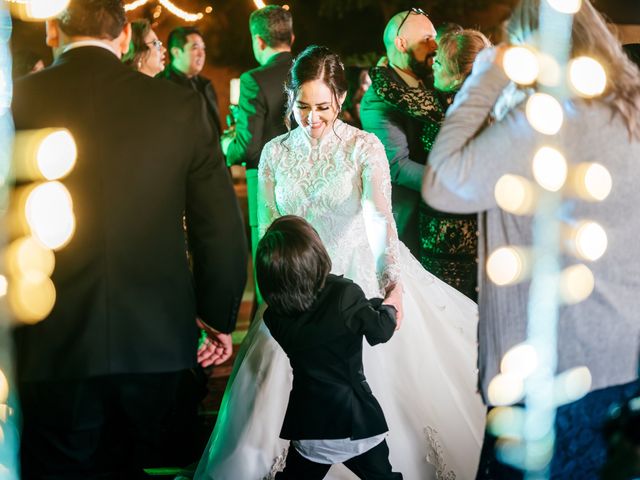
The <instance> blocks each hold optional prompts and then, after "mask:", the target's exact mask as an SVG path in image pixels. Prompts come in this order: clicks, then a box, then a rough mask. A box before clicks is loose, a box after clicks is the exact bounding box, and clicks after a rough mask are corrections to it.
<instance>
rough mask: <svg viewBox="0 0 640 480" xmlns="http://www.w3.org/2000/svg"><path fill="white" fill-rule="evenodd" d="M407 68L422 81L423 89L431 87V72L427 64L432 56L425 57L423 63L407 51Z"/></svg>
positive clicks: (411, 52) (410, 51)
mask: <svg viewBox="0 0 640 480" xmlns="http://www.w3.org/2000/svg"><path fill="white" fill-rule="evenodd" d="M408 53H409V68H410V69H411V71H412V72H413V73H415V75H416V76H417V77H418V78H419V79H420V80H422V83H424V85H425V87H433V70H432V68H431V67H430V66H429V64H428V63H427V61H428V60H429V59H430V58H431V57H432V55H427V57H426V58H425V59H424V61H423V62H420V61H419V60H418V59H417V58H416V57H415V55H414V54H413V51H412V50H409V52H408Z"/></svg>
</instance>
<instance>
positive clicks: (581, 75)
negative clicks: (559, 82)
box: [569, 57, 607, 98]
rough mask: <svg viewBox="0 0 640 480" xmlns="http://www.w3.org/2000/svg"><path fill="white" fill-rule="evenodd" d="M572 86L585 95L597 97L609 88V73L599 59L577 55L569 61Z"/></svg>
mask: <svg viewBox="0 0 640 480" xmlns="http://www.w3.org/2000/svg"><path fill="white" fill-rule="evenodd" d="M569 81H570V82H571V86H572V87H573V88H574V89H575V90H576V92H578V93H579V94H580V95H582V96H584V97H588V98H591V97H596V96H598V95H601V94H602V93H603V92H604V91H605V89H606V88H607V73H606V72H605V71H604V67H603V66H602V65H601V64H600V62H598V61H597V60H595V59H593V58H591V57H577V58H574V59H573V60H571V62H570V63H569Z"/></svg>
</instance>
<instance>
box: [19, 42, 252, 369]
mask: <svg viewBox="0 0 640 480" xmlns="http://www.w3.org/2000/svg"><path fill="white" fill-rule="evenodd" d="M13 114H14V119H15V124H16V128H18V129H35V128H43V127H64V128H68V129H69V130H70V131H71V133H72V134H73V136H74V138H75V140H76V143H77V147H78V160H77V164H76V167H75V169H74V170H73V171H72V173H71V174H70V175H69V176H68V177H67V178H65V179H63V183H64V184H65V185H66V187H67V188H68V189H69V192H70V193H71V196H72V197H73V204H74V211H75V215H76V219H77V228H76V232H75V235H74V236H73V238H72V239H71V241H70V243H69V244H68V245H67V246H65V247H64V248H63V249H61V250H60V251H59V252H56V266H55V271H54V273H53V276H52V279H53V282H54V284H55V287H56V290H57V298H56V303H55V306H54V308H53V311H52V312H51V314H50V315H49V317H48V318H46V319H45V320H44V321H42V322H41V323H39V324H37V325H34V326H28V327H22V328H19V329H17V331H16V332H15V333H16V334H15V338H16V342H17V367H18V374H19V379H20V380H22V381H29V380H56V379H81V378H86V377H90V376H95V375H105V374H112V373H148V372H169V371H176V370H180V369H184V368H189V367H191V366H193V365H195V362H196V348H197V342H198V329H197V327H196V325H195V318H196V315H199V316H200V317H201V318H202V319H203V320H204V321H205V322H207V323H208V324H210V325H212V326H213V327H215V328H217V329H219V330H221V331H223V332H230V331H232V330H233V329H234V327H235V320H236V316H237V311H238V306H239V303H240V300H241V297H242V291H243V287H244V284H245V280H246V260H247V257H246V255H247V247H246V241H245V236H244V231H243V225H242V219H241V216H240V210H239V207H238V203H237V200H236V198H235V195H234V191H233V188H232V185H231V181H230V178H229V175H228V173H227V170H226V168H225V165H224V162H223V161H222V157H221V156H220V155H216V154H215V152H218V151H219V148H218V147H219V141H218V137H217V136H216V135H213V133H212V131H211V128H210V125H209V123H208V122H207V121H205V120H204V117H205V115H206V111H205V106H204V103H203V101H202V99H201V97H200V96H199V95H197V94H196V93H194V92H193V91H190V90H187V89H183V88H180V87H177V86H175V85H173V84H171V83H169V82H166V81H164V80H160V79H153V78H149V77H147V76H144V75H142V74H140V73H137V72H134V71H132V70H130V69H129V68H127V67H125V66H124V65H122V64H121V63H120V61H119V60H118V58H117V57H116V56H115V55H113V54H112V53H111V52H109V51H108V50H105V49H103V48H100V47H81V48H76V49H73V50H70V51H68V52H66V53H64V54H63V55H62V56H61V57H60V58H59V59H58V60H57V61H56V63H55V64H54V65H53V66H51V67H49V68H48V69H45V70H44V71H42V72H40V73H38V74H34V75H30V76H28V77H25V78H24V79H22V80H20V81H18V82H17V83H16V85H15V91H14V101H13ZM183 215H186V224H187V231H188V238H189V243H190V250H191V252H192V255H193V263H194V268H193V274H192V272H191V271H190V269H189V265H188V261H187V256H186V244H185V233H184V230H183Z"/></svg>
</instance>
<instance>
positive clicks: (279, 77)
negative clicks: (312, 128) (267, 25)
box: [227, 52, 293, 168]
mask: <svg viewBox="0 0 640 480" xmlns="http://www.w3.org/2000/svg"><path fill="white" fill-rule="evenodd" d="M292 61H293V57H292V56H291V53H290V52H282V53H278V54H276V55H274V56H273V57H271V58H270V59H269V61H268V62H267V63H266V64H265V65H262V66H260V67H258V68H254V69H253V70H249V71H248V72H245V73H243V74H242V75H241V76H240V101H239V104H238V114H237V115H236V117H237V118H236V137H235V139H234V140H233V141H232V142H231V143H230V144H229V149H228V150H227V163H228V164H230V165H231V164H241V163H245V164H246V167H247V168H258V162H259V161H260V154H261V153H262V147H264V145H265V144H266V143H267V142H268V141H269V140H271V139H272V138H275V137H277V136H278V135H282V134H283V133H285V132H286V131H287V128H286V127H285V125H284V115H285V112H286V105H287V96H286V94H285V91H284V83H285V81H286V79H287V73H288V72H289V69H290V68H291V63H292Z"/></svg>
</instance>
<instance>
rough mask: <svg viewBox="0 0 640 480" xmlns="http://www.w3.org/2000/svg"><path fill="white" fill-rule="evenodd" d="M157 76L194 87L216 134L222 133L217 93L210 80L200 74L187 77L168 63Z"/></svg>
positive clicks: (184, 85)
mask: <svg viewBox="0 0 640 480" xmlns="http://www.w3.org/2000/svg"><path fill="white" fill-rule="evenodd" d="M158 76H159V77H161V78H164V79H166V80H169V81H171V82H173V83H177V84H178V85H181V86H183V87H186V88H191V89H194V87H195V90H197V91H198V92H200V94H201V95H202V96H203V98H204V100H205V103H206V105H207V111H208V112H209V115H208V118H209V120H210V121H211V123H212V125H213V128H214V130H215V133H216V134H217V135H218V136H220V135H222V131H223V128H222V123H221V121H220V108H219V107H218V95H217V94H216V91H215V89H214V88H213V84H212V83H211V80H209V79H208V78H206V77H203V76H202V75H196V76H195V77H193V78H188V77H187V76H186V75H185V74H184V73H182V72H180V71H178V70H176V69H175V68H173V66H172V65H169V66H168V67H167V68H165V69H164V71H163V72H161V73H160V74H159V75H158Z"/></svg>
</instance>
